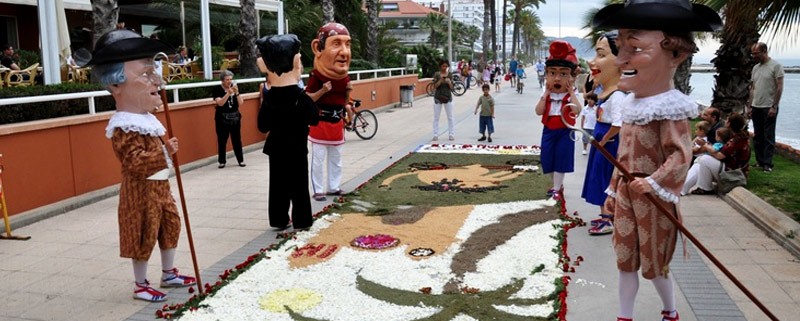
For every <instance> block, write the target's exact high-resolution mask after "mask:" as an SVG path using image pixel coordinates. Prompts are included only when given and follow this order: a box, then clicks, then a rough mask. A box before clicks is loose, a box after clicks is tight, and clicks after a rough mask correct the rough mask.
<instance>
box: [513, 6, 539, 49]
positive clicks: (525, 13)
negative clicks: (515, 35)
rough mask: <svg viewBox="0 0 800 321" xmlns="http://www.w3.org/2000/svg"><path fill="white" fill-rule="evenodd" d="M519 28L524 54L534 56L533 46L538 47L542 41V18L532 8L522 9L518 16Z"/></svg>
mask: <svg viewBox="0 0 800 321" xmlns="http://www.w3.org/2000/svg"><path fill="white" fill-rule="evenodd" d="M519 23H520V26H519V27H520V30H521V32H522V36H523V40H524V42H525V47H526V48H525V49H526V50H525V54H526V55H528V56H531V57H533V56H535V52H534V51H535V48H539V47H541V46H542V44H543V43H544V39H545V37H544V31H542V20H541V19H540V18H539V15H537V14H536V12H534V11H532V10H522V12H520V16H519Z"/></svg>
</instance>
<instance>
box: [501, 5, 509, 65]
mask: <svg viewBox="0 0 800 321" xmlns="http://www.w3.org/2000/svg"><path fill="white" fill-rule="evenodd" d="M507 6H508V0H503V8H502V10H503V65H505V64H506V15H508V12H507V10H506V7H507Z"/></svg>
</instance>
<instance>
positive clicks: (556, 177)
mask: <svg viewBox="0 0 800 321" xmlns="http://www.w3.org/2000/svg"><path fill="white" fill-rule="evenodd" d="M562 187H564V173H561V172H553V188H554V189H555V190H557V191H558V190H561V188H562Z"/></svg>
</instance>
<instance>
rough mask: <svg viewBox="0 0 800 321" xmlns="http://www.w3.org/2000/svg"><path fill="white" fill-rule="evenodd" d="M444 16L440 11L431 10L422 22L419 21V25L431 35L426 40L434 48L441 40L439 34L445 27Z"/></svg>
mask: <svg viewBox="0 0 800 321" xmlns="http://www.w3.org/2000/svg"><path fill="white" fill-rule="evenodd" d="M445 23H446V20H445V17H444V15H443V14H441V13H436V12H431V13H429V14H428V16H427V17H425V19H424V20H422V22H420V27H422V28H425V29H428V30H430V32H431V35H430V37H429V38H428V41H429V42H430V43H431V46H433V47H434V48H438V47H439V44H440V42H442V41H441V40H439V37H438V36H439V35H441V34H442V33H443V32H442V30H444V29H445V28H446V27H445Z"/></svg>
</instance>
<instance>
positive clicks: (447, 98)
mask: <svg viewBox="0 0 800 321" xmlns="http://www.w3.org/2000/svg"><path fill="white" fill-rule="evenodd" d="M433 87H434V88H436V90H435V91H434V94H433V140H439V115H440V114H441V113H442V106H444V111H445V112H446V113H447V134H448V135H449V136H450V137H449V138H450V140H455V137H454V136H453V135H454V134H455V131H454V130H453V122H454V121H453V92H452V90H453V76H452V75H451V74H450V63H449V62H447V61H446V60H442V62H441V63H440V64H439V71H437V72H436V73H435V74H433Z"/></svg>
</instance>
